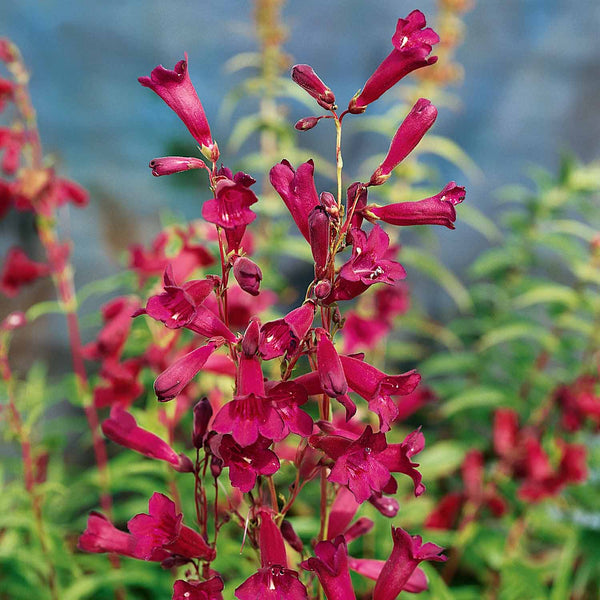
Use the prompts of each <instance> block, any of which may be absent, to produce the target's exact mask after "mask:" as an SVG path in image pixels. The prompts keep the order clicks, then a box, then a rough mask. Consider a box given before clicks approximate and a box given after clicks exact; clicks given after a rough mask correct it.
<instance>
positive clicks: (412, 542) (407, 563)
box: [373, 527, 446, 600]
mask: <svg viewBox="0 0 600 600" xmlns="http://www.w3.org/2000/svg"><path fill="white" fill-rule="evenodd" d="M392 538H393V540H394V548H393V550H392V553H391V554H390V557H389V558H388V559H387V561H386V562H385V564H384V565H383V568H382V569H381V573H380V574H379V577H378V578H377V583H376V584H375V589H374V590H373V600H395V598H396V596H397V595H398V594H399V593H400V592H401V591H402V590H403V589H405V586H406V584H407V583H408V581H409V579H410V578H411V575H412V574H413V573H414V571H415V569H416V568H417V566H418V565H419V563H420V562H422V561H424V560H433V561H438V562H443V561H445V560H446V557H445V556H444V555H443V554H441V552H442V551H443V548H440V546H437V545H436V544H433V543H431V542H427V543H426V544H423V540H422V539H421V536H419V535H415V536H411V535H409V534H408V533H407V532H406V531H404V529H401V528H400V527H392Z"/></svg>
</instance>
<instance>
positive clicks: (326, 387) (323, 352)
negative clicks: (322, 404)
mask: <svg viewBox="0 0 600 600" xmlns="http://www.w3.org/2000/svg"><path fill="white" fill-rule="evenodd" d="M317 338H318V340H317V365H318V369H319V381H320V383H321V387H322V388H323V391H324V392H325V393H326V394H327V395H328V396H331V397H332V398H337V397H338V396H343V395H344V394H345V393H346V392H347V391H348V382H347V381H346V376H345V374H344V368H343V367H342V362H341V361H340V357H339V356H338V353H337V350H336V349H335V346H334V345H333V342H332V341H331V340H330V339H329V336H328V335H327V332H326V331H325V330H323V329H319V330H317Z"/></svg>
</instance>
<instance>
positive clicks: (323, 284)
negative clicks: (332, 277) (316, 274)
mask: <svg viewBox="0 0 600 600" xmlns="http://www.w3.org/2000/svg"><path fill="white" fill-rule="evenodd" d="M314 290H315V296H316V297H317V298H318V299H319V300H324V299H325V298H327V296H329V294H331V282H330V281H329V280H328V279H321V281H319V282H318V283H317V285H315V288H314Z"/></svg>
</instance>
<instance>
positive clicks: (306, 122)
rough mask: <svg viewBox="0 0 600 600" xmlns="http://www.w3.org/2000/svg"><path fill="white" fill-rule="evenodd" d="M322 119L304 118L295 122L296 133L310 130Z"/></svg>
mask: <svg viewBox="0 0 600 600" xmlns="http://www.w3.org/2000/svg"><path fill="white" fill-rule="evenodd" d="M322 118H323V117H304V118H303V119H300V120H299V121H297V122H296V124H295V125H294V127H295V128H296V129H297V130H298V131H308V130H309V129H312V128H313V127H314V126H315V125H316V124H317V123H318V122H319V121H320V120H321V119H322Z"/></svg>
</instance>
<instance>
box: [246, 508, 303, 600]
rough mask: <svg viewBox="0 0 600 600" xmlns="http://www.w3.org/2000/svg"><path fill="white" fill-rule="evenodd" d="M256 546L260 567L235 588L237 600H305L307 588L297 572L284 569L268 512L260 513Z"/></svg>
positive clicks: (284, 558) (279, 538)
mask: <svg viewBox="0 0 600 600" xmlns="http://www.w3.org/2000/svg"><path fill="white" fill-rule="evenodd" d="M259 547H260V564H261V568H260V569H259V570H258V572H257V573H255V574H254V575H252V576H251V577H250V578H248V579H246V581H244V583H242V585H240V586H239V587H238V588H236V590H235V597H236V598H239V600H255V599H256V598H265V600H284V599H285V600H306V598H307V597H308V595H307V590H306V588H305V587H304V584H302V583H301V582H300V581H299V580H298V573H297V572H296V571H293V570H292V569H289V568H288V563H287V556H286V553H285V545H284V542H283V536H282V534H281V530H280V529H279V527H277V525H275V523H274V522H273V519H272V517H271V515H270V514H269V513H267V512H266V511H262V512H261V514H260V529H259Z"/></svg>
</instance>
